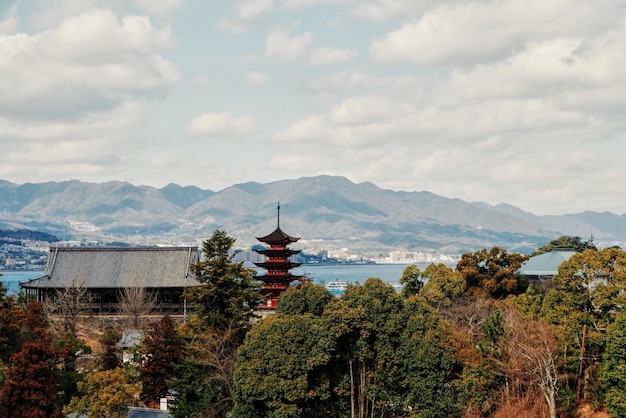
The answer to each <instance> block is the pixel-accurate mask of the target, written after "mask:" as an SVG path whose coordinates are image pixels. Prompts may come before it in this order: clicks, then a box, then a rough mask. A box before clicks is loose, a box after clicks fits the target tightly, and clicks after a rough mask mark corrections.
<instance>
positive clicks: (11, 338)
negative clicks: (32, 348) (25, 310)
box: [0, 282, 21, 383]
mask: <svg viewBox="0 0 626 418" xmlns="http://www.w3.org/2000/svg"><path fill="white" fill-rule="evenodd" d="M6 292H7V288H6V287H4V283H2V282H0V365H2V364H3V363H7V362H8V361H9V358H10V357H11V355H13V354H15V353H17V352H18V351H19V349H20V345H21V315H20V310H19V308H18V306H17V304H16V302H15V298H14V297H11V296H7V295H6ZM0 383H1V382H0Z"/></svg>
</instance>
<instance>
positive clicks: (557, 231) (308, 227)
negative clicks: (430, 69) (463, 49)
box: [0, 176, 626, 253]
mask: <svg viewBox="0 0 626 418" xmlns="http://www.w3.org/2000/svg"><path fill="white" fill-rule="evenodd" d="M278 202H280V203H281V219H280V224H281V228H282V229H283V230H284V231H286V232H288V233H289V234H292V235H295V236H299V237H302V239H301V241H300V242H299V245H300V246H301V247H304V248H307V249H308V250H309V251H311V250H316V249H330V248H340V247H348V248H350V249H354V250H359V251H369V252H377V251H378V252H385V251H388V250H390V249H406V250H412V251H416V250H423V251H437V252H448V253H452V252H463V251H472V250H476V249H479V248H484V247H491V246H494V245H498V246H501V247H504V248H507V249H509V250H518V251H524V252H528V251H532V250H534V249H536V248H537V247H539V246H541V245H543V244H545V243H546V242H548V241H550V240H551V239H554V238H557V237H559V236H560V235H563V234H567V235H577V236H580V237H583V238H584V239H588V238H589V237H590V236H591V235H592V234H593V237H594V238H596V240H597V241H604V242H607V243H609V244H610V245H613V244H615V243H621V242H622V241H626V218H625V217H624V216H623V215H622V216H620V215H615V214H612V213H597V212H584V213H581V214H571V215H562V216H538V215H534V214H531V213H528V212H524V211H522V210H520V209H518V208H516V207H514V206H510V205H506V204H501V205H497V206H491V205H488V204H486V203H481V202H475V203H469V202H465V201H462V200H460V199H450V198H445V197H441V196H437V195H435V194H433V193H430V192H395V191H391V190H385V189H381V188H379V187H378V186H376V185H374V184H372V183H369V182H365V183H359V184H355V183H353V182H351V181H350V180H348V179H346V178H344V177H333V176H317V177H304V178H300V179H297V180H282V181H276V182H272V183H265V184H263V183H256V182H249V183H243V184H236V185H233V186H231V187H228V188H226V189H224V190H221V191H219V192H213V191H210V190H203V189H200V188H198V187H195V186H187V187H181V186H179V185H176V184H169V185H167V186H165V187H163V188H162V189H156V188H153V187H148V186H134V185H132V184H129V183H125V182H115V181H111V182H106V183H85V182H81V181H77V180H72V181H64V182H48V183H39V184H33V183H26V184H21V185H19V184H14V183H11V182H8V181H3V180H0V228H4V229H8V228H13V229H18V228H29V229H37V230H41V231H45V232H48V233H51V234H54V235H56V236H59V237H65V238H70V237H72V238H85V239H100V240H104V241H108V240H113V239H115V240H124V239H125V238H126V239H129V240H131V241H132V240H133V239H137V240H138V239H144V240H148V241H149V242H152V243H159V242H163V243H166V242H167V243H177V242H192V241H193V242H198V241H201V240H203V239H205V238H206V237H208V236H210V234H211V233H212V231H213V230H215V229H223V230H225V231H226V232H228V233H229V234H230V235H232V236H234V237H235V238H237V244H238V245H241V246H250V245H253V244H254V243H256V240H255V238H254V237H256V236H262V235H265V234H267V233H269V232H271V231H273V230H274V228H276V223H277V218H276V216H277V211H276V206H277V203H278ZM140 237H141V238H140Z"/></svg>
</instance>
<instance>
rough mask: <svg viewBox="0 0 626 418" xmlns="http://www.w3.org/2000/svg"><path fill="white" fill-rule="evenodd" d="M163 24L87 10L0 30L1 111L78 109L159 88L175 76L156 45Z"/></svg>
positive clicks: (164, 38) (162, 40) (165, 34)
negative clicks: (26, 29) (24, 29)
mask: <svg viewBox="0 0 626 418" xmlns="http://www.w3.org/2000/svg"><path fill="white" fill-rule="evenodd" d="M170 40H171V34H170V31H169V29H168V28H163V29H156V28H153V27H152V25H151V23H150V21H149V20H148V19H147V18H144V17H136V16H127V17H124V18H122V19H121V20H119V19H117V17H116V16H115V15H114V14H113V13H112V12H110V11H105V10H92V11H89V12H86V13H84V14H81V15H78V16H74V17H71V18H68V19H66V20H64V21H63V22H61V24H60V25H59V26H58V27H56V28H52V29H49V30H45V31H43V32H40V33H38V34H35V35H30V36H29V35H26V34H17V35H12V36H0V112H3V113H7V114H14V115H24V116H25V115H33V116H35V115H36V116H37V117H46V115H56V116H59V115H61V114H65V116H71V115H72V114H82V113H84V112H85V111H90V110H91V111H94V110H98V109H101V110H102V109H109V108H112V107H114V106H116V105H117V104H119V103H120V101H121V100H126V98H127V97H129V96H134V95H145V94H159V93H161V92H163V91H164V90H165V89H167V88H168V87H169V86H170V85H171V84H172V83H173V82H174V81H175V80H176V79H177V78H178V73H177V71H176V70H175V69H174V67H173V65H172V64H171V63H170V62H169V61H167V60H165V59H164V58H162V57H161V56H160V55H159V54H158V51H159V49H161V48H164V47H166V46H168V45H169V44H170Z"/></svg>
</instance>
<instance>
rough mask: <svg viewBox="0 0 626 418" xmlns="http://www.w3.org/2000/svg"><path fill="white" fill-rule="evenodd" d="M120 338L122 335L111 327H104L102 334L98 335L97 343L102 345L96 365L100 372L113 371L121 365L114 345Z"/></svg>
mask: <svg viewBox="0 0 626 418" xmlns="http://www.w3.org/2000/svg"><path fill="white" fill-rule="evenodd" d="M120 338H122V333H120V332H119V331H118V330H116V329H115V328H113V327H105V328H104V332H103V333H102V335H100V339H99V342H100V344H101V345H102V351H101V352H100V354H99V356H98V359H97V363H98V366H99V368H100V370H102V371H104V370H113V369H116V368H118V367H120V366H121V365H122V363H121V361H120V358H119V357H118V355H117V351H118V349H117V346H116V344H117V343H118V341H119V340H120Z"/></svg>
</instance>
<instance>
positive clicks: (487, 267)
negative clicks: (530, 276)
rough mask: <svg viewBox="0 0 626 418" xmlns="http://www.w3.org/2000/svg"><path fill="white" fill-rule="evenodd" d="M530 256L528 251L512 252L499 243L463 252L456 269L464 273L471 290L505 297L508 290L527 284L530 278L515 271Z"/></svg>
mask: <svg viewBox="0 0 626 418" xmlns="http://www.w3.org/2000/svg"><path fill="white" fill-rule="evenodd" d="M527 259H528V257H526V256H525V255H522V254H516V253H513V254H509V253H507V251H506V250H504V249H502V248H499V247H493V248H492V249H491V250H487V249H484V248H483V249H482V250H479V251H476V252H475V253H467V254H463V256H462V257H461V260H460V261H459V262H458V263H457V266H456V270H457V271H459V272H460V273H461V274H462V275H463V278H464V279H465V281H466V283H467V288H468V290H470V289H472V290H474V291H478V292H481V291H482V292H484V293H485V294H486V295H488V296H490V297H493V298H504V297H505V296H507V295H509V294H518V293H522V292H524V291H525V290H526V288H527V287H528V281H527V280H526V279H525V278H524V277H523V276H520V275H519V274H517V273H516V272H517V270H518V269H519V268H520V267H521V265H522V263H523V262H524V261H526V260H527Z"/></svg>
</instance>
